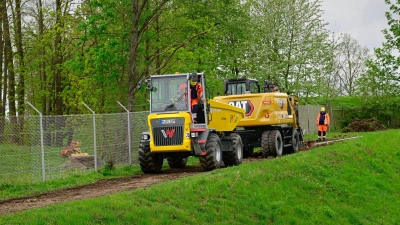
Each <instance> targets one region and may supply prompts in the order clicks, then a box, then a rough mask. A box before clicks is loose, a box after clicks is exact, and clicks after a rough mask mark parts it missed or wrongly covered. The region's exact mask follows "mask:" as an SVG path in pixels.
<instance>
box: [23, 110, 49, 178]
mask: <svg viewBox="0 0 400 225" xmlns="http://www.w3.org/2000/svg"><path fill="white" fill-rule="evenodd" d="M26 103H27V104H28V105H29V106H30V107H32V108H33V109H34V110H35V111H36V112H37V113H39V118H40V120H39V121H40V149H41V153H42V182H45V181H46V169H45V168H46V167H45V162H44V144H43V115H42V113H41V112H39V110H37V109H36V108H35V107H34V106H33V105H32V104H31V103H30V102H26Z"/></svg>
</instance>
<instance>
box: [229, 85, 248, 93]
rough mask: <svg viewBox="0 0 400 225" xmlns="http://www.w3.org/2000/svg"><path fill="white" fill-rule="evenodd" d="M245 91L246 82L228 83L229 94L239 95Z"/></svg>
mask: <svg viewBox="0 0 400 225" xmlns="http://www.w3.org/2000/svg"><path fill="white" fill-rule="evenodd" d="M245 92H246V83H234V84H228V93H229V94H231V95H241V94H244V93H245Z"/></svg>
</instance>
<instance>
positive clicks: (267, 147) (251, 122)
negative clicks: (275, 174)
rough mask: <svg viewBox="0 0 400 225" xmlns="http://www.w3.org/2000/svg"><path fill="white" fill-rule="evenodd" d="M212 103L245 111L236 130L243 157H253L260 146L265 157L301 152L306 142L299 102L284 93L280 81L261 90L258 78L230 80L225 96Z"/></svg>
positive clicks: (265, 84) (226, 84) (269, 82)
mask: <svg viewBox="0 0 400 225" xmlns="http://www.w3.org/2000/svg"><path fill="white" fill-rule="evenodd" d="M213 100H215V101H219V102H223V103H226V104H229V105H232V106H236V107H239V108H243V109H244V110H245V117H244V118H243V119H242V120H240V121H239V123H238V124H237V127H236V129H235V132H236V133H237V134H239V135H240V136H241V138H242V140H243V147H244V152H243V154H244V157H248V156H251V155H252V154H253V151H254V148H256V147H261V150H262V154H263V156H264V157H268V156H274V157H279V156H282V155H283V154H289V153H295V152H299V147H300V145H302V144H303V141H304V136H303V132H302V129H301V127H300V124H299V113H298V105H299V99H298V97H297V96H290V95H288V94H287V93H283V92H281V88H280V87H279V85H278V84H277V82H271V81H264V87H263V89H261V88H260V85H259V82H258V81H257V80H255V79H248V78H234V79H228V80H225V95H224V96H218V97H215V98H214V99H213Z"/></svg>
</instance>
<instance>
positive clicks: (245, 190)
mask: <svg viewBox="0 0 400 225" xmlns="http://www.w3.org/2000/svg"><path fill="white" fill-rule="evenodd" d="M359 135H361V136H362V138H358V139H352V140H348V141H344V142H338V143H335V144H334V145H328V146H323V147H319V148H315V149H312V150H309V151H303V152H300V153H298V154H292V155H288V156H284V157H281V158H277V159H273V160H263V161H261V162H253V163H244V164H242V165H240V166H237V167H229V168H224V169H219V170H214V171H211V172H207V173H202V174H200V175H196V176H192V177H185V178H181V179H179V180H172V181H168V182H164V183H160V184H156V185H153V186H151V187H148V188H145V189H139V190H133V191H125V192H121V193H118V194H113V195H107V196H103V197H97V198H94V199H87V200H83V201H75V202H67V203H62V204H55V205H51V206H47V207H43V208H38V209H32V210H27V211H23V212H18V213H14V214H11V215H3V216H1V217H0V224H26V223H29V224H230V225H231V224H307V225H308V224H388V225H389V224H390V225H391V224H400V211H399V210H398V208H399V205H400V149H399V147H398V146H399V145H398V140H399V139H400V131H399V130H389V131H382V132H374V133H360V134H359ZM136 169H138V168H133V167H130V168H126V167H125V168H121V169H119V170H116V171H114V172H115V174H114V175H115V176H117V174H119V175H122V174H123V172H128V173H132V172H134V171H135V170H136ZM136 172H137V173H140V170H136ZM100 175H101V173H100V174H97V177H94V176H93V175H88V176H82V175H79V176H75V177H73V179H71V180H70V182H66V180H60V181H51V182H49V183H47V186H46V185H44V184H40V183H38V184H35V185H37V187H36V191H38V190H42V191H46V190H48V189H49V188H48V185H52V186H58V187H62V186H63V185H66V184H68V183H74V184H77V183H79V182H88V181H89V180H96V179H99V178H100V177H101V176H100ZM111 176H113V175H111ZM62 184H63V185H62ZM35 185H33V186H35ZM0 187H1V188H2V190H4V191H5V192H8V193H11V191H9V190H10V189H12V188H13V189H18V187H20V189H21V190H22V189H24V187H23V186H18V185H17V186H14V187H7V186H0ZM32 189H35V188H31V189H29V188H26V187H25V193H31V192H32ZM22 193H24V191H20V194H22ZM4 197H5V196H3V198H4Z"/></svg>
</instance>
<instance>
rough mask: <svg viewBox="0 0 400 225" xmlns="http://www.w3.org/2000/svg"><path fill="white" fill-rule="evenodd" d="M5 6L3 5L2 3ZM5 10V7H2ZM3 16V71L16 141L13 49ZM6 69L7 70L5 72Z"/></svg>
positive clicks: (6, 22)
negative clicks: (6, 75)
mask: <svg viewBox="0 0 400 225" xmlns="http://www.w3.org/2000/svg"><path fill="white" fill-rule="evenodd" d="M4 7H5V5H4ZM4 10H5V11H6V9H4ZM6 15H7V14H5V16H4V17H3V30H4V43H5V52H4V53H5V65H6V62H7V65H6V66H7V69H4V73H8V93H7V96H8V109H9V115H10V126H11V141H12V142H14V143H16V142H17V133H18V129H16V128H17V126H18V124H17V117H16V116H17V111H16V107H15V73H14V63H13V51H12V46H11V35H10V26H9V21H8V16H6ZM6 70H7V72H6Z"/></svg>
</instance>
